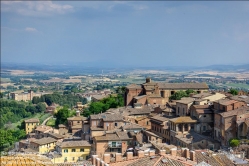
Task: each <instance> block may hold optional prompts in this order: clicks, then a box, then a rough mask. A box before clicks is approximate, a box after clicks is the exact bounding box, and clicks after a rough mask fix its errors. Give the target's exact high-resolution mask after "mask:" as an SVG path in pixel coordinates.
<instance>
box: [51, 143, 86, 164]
mask: <svg viewBox="0 0 249 166" xmlns="http://www.w3.org/2000/svg"><path fill="white" fill-rule="evenodd" d="M55 149H56V151H57V152H58V153H59V154H60V155H57V156H55V157H54V160H52V161H53V162H54V163H64V162H68V163H72V162H73V163H74V162H80V161H83V160H87V159H88V158H90V150H91V144H90V143H89V142H88V141H85V140H80V139H65V140H63V141H62V142H58V143H57V144H56V148H55Z"/></svg>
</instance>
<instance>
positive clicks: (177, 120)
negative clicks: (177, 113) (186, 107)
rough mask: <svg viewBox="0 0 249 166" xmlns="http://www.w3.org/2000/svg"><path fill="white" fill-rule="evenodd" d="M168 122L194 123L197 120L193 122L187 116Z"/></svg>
mask: <svg viewBox="0 0 249 166" xmlns="http://www.w3.org/2000/svg"><path fill="white" fill-rule="evenodd" d="M169 121H172V122H174V123H196V122H197V120H194V119H193V118H191V117H189V116H181V117H177V118H173V119H169Z"/></svg>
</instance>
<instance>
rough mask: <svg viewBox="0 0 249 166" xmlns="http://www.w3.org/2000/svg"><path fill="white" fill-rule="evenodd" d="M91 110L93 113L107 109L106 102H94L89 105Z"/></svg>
mask: <svg viewBox="0 0 249 166" xmlns="http://www.w3.org/2000/svg"><path fill="white" fill-rule="evenodd" d="M89 111H90V112H91V113H93V114H98V113H101V112H104V111H105V104H103V103H101V102H93V103H91V104H90V106H89Z"/></svg>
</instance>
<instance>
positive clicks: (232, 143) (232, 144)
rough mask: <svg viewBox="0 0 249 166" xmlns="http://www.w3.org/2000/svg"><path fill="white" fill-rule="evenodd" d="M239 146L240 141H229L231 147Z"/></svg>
mask: <svg viewBox="0 0 249 166" xmlns="http://www.w3.org/2000/svg"><path fill="white" fill-rule="evenodd" d="M239 144H240V141H239V140H238V139H235V138H233V139H230V140H229V145H230V146H231V147H237V146H238V145H239Z"/></svg>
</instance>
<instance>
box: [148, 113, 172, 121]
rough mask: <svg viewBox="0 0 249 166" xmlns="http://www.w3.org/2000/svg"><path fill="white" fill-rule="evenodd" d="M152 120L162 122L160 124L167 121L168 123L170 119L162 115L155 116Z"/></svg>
mask: <svg viewBox="0 0 249 166" xmlns="http://www.w3.org/2000/svg"><path fill="white" fill-rule="evenodd" d="M150 119H151V120H157V121H160V122H165V121H168V120H169V118H166V117H164V116H161V115H156V116H153V117H151V118H150Z"/></svg>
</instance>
